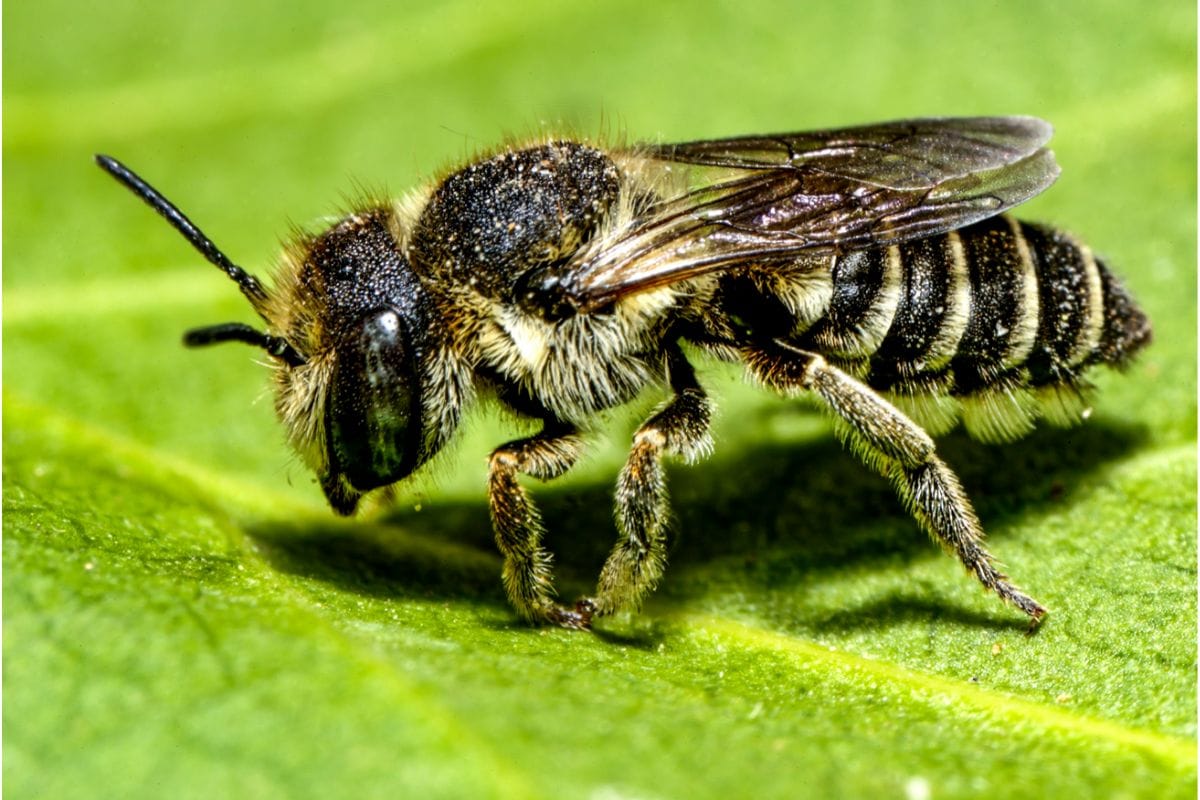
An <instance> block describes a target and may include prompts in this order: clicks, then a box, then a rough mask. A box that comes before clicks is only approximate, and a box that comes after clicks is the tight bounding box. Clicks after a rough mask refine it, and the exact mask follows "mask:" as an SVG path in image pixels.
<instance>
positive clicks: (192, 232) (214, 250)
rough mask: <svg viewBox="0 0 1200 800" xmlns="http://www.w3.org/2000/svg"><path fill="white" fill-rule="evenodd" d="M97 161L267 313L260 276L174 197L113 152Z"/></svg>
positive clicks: (259, 312)
mask: <svg viewBox="0 0 1200 800" xmlns="http://www.w3.org/2000/svg"><path fill="white" fill-rule="evenodd" d="M96 163H97V164H98V165H100V169H102V170H104V171H105V172H107V173H108V174H109V175H112V176H113V177H114V178H116V179H117V180H118V181H120V182H121V183H123V184H125V186H126V188H128V189H129V191H131V192H133V193H134V194H136V195H137V196H138V197H140V198H142V200H143V201H145V203H146V205H148V206H150V207H151V208H153V209H154V210H155V211H157V212H158V213H159V214H160V215H162V217H163V218H164V219H165V220H166V221H167V222H169V223H171V227H173V228H175V230H177V231H179V232H180V233H181V234H183V238H185V239H187V240H188V242H190V243H191V245H192V247H194V248H196V249H197V250H199V251H200V254H201V255H202V256H204V257H205V258H206V259H208V261H209V263H211V264H214V265H215V266H216V267H218V268H219V269H220V270H221V271H222V272H224V273H225V274H226V275H228V276H229V277H231V278H233V280H234V282H236V283H237V285H238V287H240V288H241V290H242V294H244V295H245V296H246V299H247V300H249V301H250V304H251V305H252V306H254V310H255V311H257V312H258V314H259V316H263V313H262V308H263V306H265V305H266V302H267V292H266V290H265V289H263V287H262V284H261V283H259V281H258V278H256V277H254V276H253V275H251V274H250V273H249V272H246V270H244V269H242V268H241V267H239V266H238V265H237V264H234V263H233V262H232V261H230V260H229V257H228V256H226V255H225V254H224V253H222V252H221V249H220V248H219V247H217V246H216V245H215V244H213V243H212V240H211V239H209V238H208V237H207V236H205V235H204V231H202V230H200V229H199V228H197V227H196V224H195V223H194V222H192V221H191V220H190V219H188V218H187V215H186V214H184V213H183V212H182V211H180V210H179V209H178V208H176V207H175V204H174V203H172V202H171V201H170V200H168V199H167V198H165V197H163V196H162V194H161V193H159V191H158V190H157V189H155V188H154V187H153V186H151V185H150V184H148V183H146V182H145V181H144V180H142V178H141V177H140V176H139V175H138V174H137V173H136V172H134V171H133V170H131V169H130V168H129V167H127V166H125V165H124V164H122V163H121V162H120V161H117V160H116V159H115V158H113V157H112V156H104V155H97V156H96ZM264 319H265V317H264Z"/></svg>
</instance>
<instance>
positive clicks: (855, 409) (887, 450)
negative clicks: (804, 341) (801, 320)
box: [745, 340, 1046, 622]
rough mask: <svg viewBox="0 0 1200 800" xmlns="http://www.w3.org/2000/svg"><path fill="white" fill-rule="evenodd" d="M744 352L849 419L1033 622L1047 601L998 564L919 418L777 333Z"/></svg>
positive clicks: (922, 511)
mask: <svg viewBox="0 0 1200 800" xmlns="http://www.w3.org/2000/svg"><path fill="white" fill-rule="evenodd" d="M745 355H746V361H747V364H749V366H750V369H751V370H752V371H753V372H754V373H755V374H756V375H757V376H758V377H759V378H760V379H762V380H763V381H764V382H765V383H766V384H767V385H769V386H772V387H774V388H776V389H779V390H781V391H784V392H795V391H796V390H801V389H802V390H808V391H813V392H816V394H817V395H818V396H819V397H820V398H821V399H822V400H823V401H824V402H825V403H826V404H827V405H828V406H829V408H830V409H832V410H833V412H834V413H835V414H837V416H839V417H840V418H841V419H842V420H844V421H845V422H846V423H848V424H849V426H850V429H851V440H852V441H851V445H852V448H851V449H853V450H854V451H855V452H856V453H858V455H859V456H860V458H862V459H863V460H864V461H865V462H866V463H868V464H869V465H871V466H873V467H876V468H878V469H879V470H880V471H881V472H883V473H884V474H885V475H887V476H888V477H890V478H891V479H892V482H893V483H894V484H895V486H896V491H897V492H898V493H899V495H900V497H901V498H902V499H903V500H904V502H905V504H906V505H907V506H908V508H909V511H910V512H911V513H912V515H913V516H914V517H915V518H916V519H917V521H918V522H919V523H920V524H921V526H922V527H923V528H925V530H926V531H927V532H928V533H929V534H930V535H931V536H932V537H933V538H934V539H935V540H936V541H938V542H939V543H940V544H942V545H943V546H944V547H945V548H946V549H947V550H950V551H952V552H953V553H954V554H955V555H956V556H957V557H958V559H959V560H960V561H961V562H962V563H963V565H964V566H966V568H967V570H968V571H970V572H971V574H973V575H974V576H975V577H976V578H977V579H978V580H979V582H980V583H982V584H983V585H984V586H985V587H986V588H988V589H990V590H991V591H993V592H995V593H996V594H997V595H999V596H1000V598H1001V599H1003V600H1004V601H1005V602H1008V603H1011V604H1012V605H1014V606H1016V607H1017V608H1019V609H1020V610H1021V611H1024V612H1025V613H1026V614H1028V615H1029V616H1030V617H1032V618H1033V620H1034V622H1037V621H1038V620H1040V619H1041V618H1042V616H1044V615H1045V613H1046V609H1045V608H1043V607H1042V606H1041V605H1040V604H1039V603H1038V602H1037V601H1036V600H1034V599H1033V598H1032V597H1030V596H1029V595H1027V594H1025V593H1024V592H1022V591H1021V590H1020V589H1018V588H1017V587H1016V586H1014V585H1013V584H1011V583H1010V582H1009V580H1008V578H1007V577H1006V576H1005V575H1004V574H1003V573H1001V572H1000V571H999V570H998V569H997V568H996V565H995V564H994V562H993V559H992V556H991V554H990V553H988V551H987V550H986V549H985V548H984V546H983V528H982V526H981V525H980V524H979V518H978V517H976V516H975V511H974V509H973V508H971V502H970V500H968V499H967V496H966V494H965V493H964V492H963V489H962V486H961V484H959V482H958V477H957V476H955V474H954V473H953V472H952V471H951V470H950V468H949V467H948V466H946V464H945V462H944V461H942V460H941V459H940V458H938V456H937V454H936V453H935V452H934V444H933V440H932V439H930V438H929V435H928V434H926V433H925V432H924V431H923V430H921V428H919V427H918V426H917V424H916V423H914V422H913V421H912V420H910V419H909V418H908V417H906V416H904V414H902V413H900V411H899V410H897V409H896V408H895V407H894V406H892V405H891V404H890V403H888V402H887V401H886V400H884V399H883V398H881V397H880V396H879V395H877V394H875V392H873V391H871V389H869V388H868V387H867V386H865V385H863V384H862V383H859V382H858V381H856V380H855V379H853V378H851V377H850V376H849V375H847V374H846V373H844V372H842V371H841V370H839V369H837V368H836V367H833V366H830V365H829V364H828V363H826V361H825V359H824V358H822V357H821V356H819V355H817V354H815V353H809V352H806V351H803V350H799V349H797V348H795V347H792V346H790V345H788V344H786V343H784V342H780V341H778V340H776V341H775V342H774V343H773V344H772V345H770V346H768V347H762V348H759V347H755V348H749V349H747V351H746V353H745Z"/></svg>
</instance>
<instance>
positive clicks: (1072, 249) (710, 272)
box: [97, 117, 1150, 628]
mask: <svg viewBox="0 0 1200 800" xmlns="http://www.w3.org/2000/svg"><path fill="white" fill-rule="evenodd" d="M1050 133H1051V129H1050V126H1049V125H1048V124H1046V123H1045V122H1043V121H1041V120H1038V119H1033V118H1028V117H984V118H972V119H923V120H911V121H903V122H891V123H884V124H878V125H867V126H864V127H857V128H847V129H843V130H825V131H815V132H809V133H786V134H780V135H774V136H742V137H736V138H731V139H719V140H713V141H697V142H687V143H684V144H667V145H658V144H649V145H636V146H629V147H616V148H607V149H606V148H602V147H600V146H598V145H595V144H591V143H588V142H585V141H579V140H573V139H559V138H547V139H543V140H540V141H534V142H530V143H525V144H522V145H520V146H515V145H513V146H506V147H502V148H500V149H497V150H495V151H493V152H490V153H487V154H484V155H482V156H480V157H479V158H478V159H476V160H475V161H473V162H471V163H469V164H467V165H466V166H463V167H461V168H459V169H456V170H453V171H451V172H450V173H449V174H447V175H446V176H445V177H443V178H441V179H440V180H437V181H434V182H431V183H430V184H429V185H428V186H426V187H425V188H424V189H422V190H420V191H419V192H418V193H416V194H414V195H412V196H410V197H409V198H408V199H406V200H403V201H383V202H379V201H372V202H364V203H362V204H361V205H360V206H359V207H358V209H357V210H356V211H354V212H353V213H351V214H349V215H348V216H346V217H345V218H343V219H341V220H340V221H339V222H337V223H336V224H334V225H333V226H332V227H330V228H329V229H328V230H325V231H323V232H321V233H319V234H316V235H303V236H300V237H299V238H298V239H297V240H296V241H295V242H293V243H292V244H291V245H290V246H289V247H287V248H286V250H285V252H284V255H283V258H282V260H281V263H280V265H279V267H278V269H277V271H276V274H275V276H274V280H273V281H272V282H271V286H270V287H267V286H264V285H263V284H262V283H261V282H259V280H258V279H256V278H255V277H254V276H252V275H250V274H248V273H247V272H245V271H244V270H242V269H241V268H240V267H238V266H236V265H234V264H233V263H232V262H231V261H230V260H229V259H228V258H227V257H226V256H225V255H224V254H223V253H222V252H221V251H220V250H218V249H217V247H216V246H215V245H213V243H212V242H211V241H210V240H209V239H208V238H207V237H206V236H205V235H204V234H203V233H202V232H201V231H200V229H199V228H197V227H196V226H195V225H194V224H192V222H191V221H190V220H188V218H187V217H186V216H184V215H183V213H182V212H180V211H179V210H178V209H177V208H176V207H175V206H174V205H172V204H171V203H170V202H169V201H168V200H167V199H166V198H164V197H163V196H162V195H161V194H159V192H158V191H156V190H155V189H154V188H152V187H151V186H150V185H149V184H148V183H146V182H145V181H143V180H142V179H141V178H139V177H138V176H137V175H136V174H134V173H133V172H132V171H131V170H129V169H128V168H126V167H125V166H123V165H122V164H121V163H120V162H118V161H116V160H115V159H112V158H109V157H107V156H98V157H97V161H98V163H99V165H100V166H101V167H102V168H103V169H104V170H105V171H107V172H108V173H109V174H110V175H112V176H113V177H115V178H116V179H117V180H119V181H120V182H121V183H123V184H125V185H126V186H127V187H128V188H129V189H131V190H132V191H133V192H134V193H135V194H136V195H138V196H139V197H141V198H142V199H143V200H144V201H146V202H147V203H148V204H150V206H152V207H153V208H154V209H155V210H156V211H157V212H158V213H159V214H161V215H163V216H164V217H165V218H166V219H167V221H168V222H170V223H171V224H172V225H173V226H174V227H175V228H176V229H177V230H178V231H179V232H180V233H182V234H183V235H184V237H186V238H187V240H188V241H189V242H191V243H192V245H194V246H195V247H196V249H198V250H199V251H200V252H201V253H202V254H203V255H204V257H205V258H207V259H208V260H209V261H210V262H212V263H213V264H215V265H216V266H217V267H219V268H220V269H222V270H223V271H224V272H225V273H226V274H227V275H229V276H230V277H231V278H232V279H233V280H234V281H235V282H236V283H237V284H238V286H239V287H240V288H241V291H242V293H243V294H244V295H245V296H246V298H247V299H248V300H249V301H250V304H251V305H252V306H253V308H254V310H255V311H256V312H258V314H259V316H261V317H262V319H263V320H264V321H265V323H266V330H265V331H262V330H258V329H255V328H252V327H250V326H248V325H244V324H241V323H226V324H221V325H213V326H210V327H205V328H200V329H197V330H192V331H190V332H188V333H187V334H186V337H185V341H186V343H187V344H188V345H191V346H198V345H209V344H214V343H217V342H226V341H240V342H245V343H248V344H251V345H254V346H256V347H259V348H261V349H262V350H264V351H265V352H266V353H267V354H268V355H269V356H270V357H271V359H272V361H273V365H274V376H273V378H274V385H275V408H276V411H277V412H278V415H279V417H280V419H281V420H282V421H283V424H284V427H285V428H286V430H287V435H288V439H289V440H290V443H291V445H292V447H293V448H294V449H295V451H296V452H297V453H298V454H299V456H300V458H302V459H303V461H304V462H305V463H306V464H307V465H308V466H309V467H310V468H311V469H312V470H313V471H314V472H315V473H316V476H317V478H318V480H319V481H320V484H321V487H322V488H323V489H324V492H325V496H326V497H327V498H328V500H329V503H330V505H331V506H332V507H333V509H334V510H335V511H336V512H338V513H339V514H352V513H353V512H354V511H355V508H356V507H357V506H358V504H359V501H360V499H361V498H362V497H363V496H364V495H365V494H367V493H369V492H375V491H385V490H387V487H392V486H393V484H396V483H397V482H399V481H402V480H403V479H404V478H406V477H407V476H409V475H411V474H412V473H414V472H415V471H417V470H419V469H420V468H421V467H422V465H424V464H425V463H426V462H427V461H429V459H430V457H431V456H433V455H434V454H435V453H437V452H438V451H439V450H441V449H442V448H443V447H444V446H446V444H447V443H448V442H449V441H450V439H451V437H452V434H453V433H454V431H455V429H456V428H457V426H458V424H459V420H460V417H461V415H462V413H463V412H464V411H465V410H466V409H467V408H468V406H470V405H471V402H472V401H473V400H474V399H476V398H477V397H478V396H480V395H483V394H489V395H493V396H495V397H496V398H498V400H499V401H500V403H502V404H503V405H505V406H507V407H509V408H511V409H512V410H513V411H515V412H517V413H519V414H522V415H526V416H529V417H532V418H534V419H535V420H538V421H540V423H541V430H540V431H539V432H538V433H536V434H534V435H532V436H528V437H526V438H521V439H516V440H514V441H511V442H508V443H506V444H502V445H500V446H499V447H497V448H496V449H495V451H494V452H493V453H492V454H491V457H490V461H489V471H488V502H489V506H490V510H491V517H492V522H493V526H494V529H495V536H496V543H497V545H498V547H499V549H500V552H501V553H502V554H503V557H504V566H503V581H504V587H505V590H506V591H507V593H508V597H509V600H510V601H511V602H512V605H513V606H514V607H515V608H516V609H517V611H518V612H519V613H520V614H521V615H522V616H523V617H525V618H526V619H528V620H530V621H532V622H536V623H553V624H557V625H562V626H565V627H568V628H587V627H589V626H590V624H591V623H592V619H593V617H596V616H601V615H607V614H612V613H614V612H616V611H618V610H621V609H633V608H636V607H637V606H638V605H639V604H640V603H641V601H642V600H643V599H644V598H645V596H646V594H647V593H648V592H649V591H650V590H651V589H653V588H654V586H655V584H657V582H658V581H659V578H660V577H661V576H662V573H663V567H664V563H665V558H664V550H665V527H666V521H667V517H668V514H669V512H668V504H667V490H666V482H665V480H664V473H663V465H662V462H663V459H664V457H666V456H674V457H680V458H682V459H684V460H686V461H692V460H695V459H697V458H700V457H702V456H703V455H705V454H706V453H707V452H708V451H709V450H710V448H711V440H710V437H709V421H710V417H711V413H712V405H711V402H710V400H709V399H708V397H707V396H706V394H705V392H704V389H703V388H702V386H701V384H700V382H699V381H698V380H697V377H696V374H695V373H694V371H693V369H692V365H691V363H690V360H689V357H688V355H687V353H691V354H698V353H699V354H705V355H708V356H711V357H715V358H717V359H724V360H728V361H735V362H739V363H741V364H743V365H744V366H745V369H746V370H747V372H748V373H749V375H750V376H751V377H752V378H753V379H754V380H756V381H758V382H759V383H761V384H762V385H763V386H765V387H767V388H769V389H772V390H774V391H776V392H781V393H783V394H785V395H798V394H801V393H805V394H809V395H812V396H813V397H815V398H816V399H817V400H818V401H819V402H820V403H822V404H824V406H826V407H827V408H828V409H829V411H831V412H832V414H833V415H834V416H835V417H836V418H837V419H838V420H839V422H840V429H841V430H842V432H843V434H844V436H845V437H846V438H847V440H848V442H849V444H850V447H851V449H852V450H853V451H854V452H855V453H856V454H857V455H858V456H859V457H860V458H861V459H862V460H863V461H864V462H866V463H867V464H868V465H869V466H871V467H872V468H874V469H876V470H878V471H879V472H881V473H882V474H883V475H885V476H886V477H888V478H889V479H890V480H891V481H892V483H893V484H894V486H895V489H896V491H897V493H898V494H899V496H900V498H901V499H902V501H903V502H904V504H905V506H907V508H908V509H909V510H910V511H911V513H912V515H913V516H914V517H915V518H916V520H917V521H918V522H919V523H920V525H921V526H922V527H923V528H925V530H926V531H927V532H928V533H929V534H930V535H931V536H932V537H933V539H934V540H935V541H937V542H938V543H940V544H941V545H942V546H943V547H944V548H945V549H946V550H948V551H950V552H951V553H953V554H954V555H955V556H957V557H958V559H959V560H960V561H961V562H962V563H963V565H964V566H965V567H966V568H967V570H968V571H969V572H971V573H972V574H973V575H974V576H975V577H976V579H978V581H979V582H980V583H982V584H983V585H984V586H985V587H987V588H988V589H990V590H992V591H993V592H995V593H996V594H997V595H999V597H1000V598H1001V599H1003V600H1004V601H1006V602H1008V603H1010V604H1012V605H1014V606H1016V607H1017V608H1018V609H1020V610H1021V611H1023V612H1024V613H1025V614H1027V615H1029V617H1031V618H1032V620H1033V621H1034V622H1036V621H1038V620H1040V619H1041V617H1042V616H1043V615H1044V614H1045V613H1046V609H1045V608H1043V606H1042V605H1040V604H1039V603H1038V602H1037V601H1036V600H1034V599H1033V598H1032V597H1030V596H1029V595H1028V594H1026V593H1025V592H1023V591H1022V590H1020V589H1019V588H1017V587H1016V586H1015V585H1014V584H1013V583H1011V582H1010V581H1009V579H1008V578H1007V577H1006V576H1005V575H1004V574H1002V573H1001V572H1000V571H999V570H998V569H997V567H996V566H995V565H994V563H993V560H992V557H991V555H990V554H989V553H988V551H987V550H986V549H985V548H984V544H983V531H982V529H981V527H980V524H979V520H978V519H977V517H976V515H975V512H974V510H973V509H972V507H971V504H970V502H969V500H968V499H967V497H966V495H965V494H964V492H963V490H962V487H961V486H960V484H959V481H958V479H957V478H956V477H955V475H954V473H953V472H952V471H951V470H950V468H949V467H948V466H947V465H946V464H945V463H944V462H943V461H942V460H941V459H940V458H939V457H938V455H937V453H936V451H935V447H934V442H933V439H932V438H930V435H931V434H938V433H941V432H943V431H945V430H947V429H949V428H950V427H952V426H953V425H955V424H956V423H957V422H958V421H960V420H961V421H962V422H963V424H964V425H965V427H966V429H967V431H968V432H969V433H970V434H972V435H974V436H975V437H977V438H979V439H982V440H987V441H998V440H1009V439H1013V438H1016V437H1019V436H1021V435H1022V434H1024V433H1026V432H1027V431H1029V430H1030V429H1031V427H1032V426H1033V424H1034V421H1035V419H1037V418H1038V417H1043V418H1045V419H1046V420H1048V421H1049V422H1051V423H1058V424H1069V423H1071V422H1074V421H1077V420H1078V419H1080V418H1081V416H1083V415H1084V413H1085V411H1086V402H1085V399H1084V393H1085V390H1086V389H1087V388H1088V387H1087V384H1086V383H1085V381H1084V378H1083V374H1084V372H1085V370H1086V369H1087V368H1088V367H1090V366H1092V365H1095V364H1107V365H1113V366H1118V367H1119V366H1121V365H1123V364H1125V363H1126V362H1127V361H1128V359H1129V358H1130V357H1131V356H1132V355H1133V354H1134V353H1135V352H1137V351H1138V350H1139V349H1140V348H1142V347H1143V346H1144V345H1146V344H1147V343H1148V342H1149V341H1150V325H1149V323H1148V322H1147V320H1146V317H1145V316H1144V315H1143V314H1142V312H1141V311H1140V310H1139V309H1138V308H1137V307H1136V306H1135V305H1134V302H1133V301H1132V300H1131V299H1130V297H1129V295H1128V294H1126V292H1125V290H1124V289H1123V288H1122V287H1121V286H1120V284H1118V283H1117V281H1116V279H1115V278H1114V277H1113V276H1112V274H1111V273H1110V272H1109V270H1108V268H1107V267H1106V266H1105V265H1104V264H1103V263H1101V262H1100V261H1099V260H1098V259H1097V258H1096V257H1095V256H1094V255H1093V253H1092V251H1091V250H1090V249H1089V248H1088V247H1087V246H1086V245H1085V244H1083V243H1081V242H1079V241H1077V240H1076V239H1074V238H1072V237H1071V236H1070V235H1068V234H1066V233H1063V232H1061V231H1057V230H1054V229H1051V228H1046V227H1042V226H1040V225H1032V224H1028V223H1024V222H1019V221H1017V220H1015V219H1013V218H1012V217H1009V216H1007V215H1005V213H1004V212H1005V211H1007V210H1008V209H1010V208H1012V207H1013V206H1016V205H1017V204H1019V203H1021V202H1023V201H1025V200H1027V199H1029V198H1031V197H1033V196H1034V195H1036V194H1038V193H1039V192H1041V191H1042V190H1044V189H1045V188H1046V187H1048V186H1049V185H1050V184H1051V183H1052V182H1053V181H1054V180H1055V178H1056V177H1057V176H1058V173H1059V170H1058V166H1057V165H1056V163H1055V160H1054V156H1053V154H1052V153H1051V152H1050V151H1049V150H1047V149H1046V148H1045V144H1046V142H1047V140H1048V139H1049V137H1050ZM685 344H686V345H688V348H689V349H688V350H687V351H685V350H684V347H683V345H685ZM649 390H653V391H656V392H662V393H663V395H664V396H665V399H664V401H663V403H662V404H661V405H660V406H659V407H658V408H657V409H656V410H655V411H654V412H653V413H652V414H651V416H650V417H649V419H647V420H646V421H645V422H644V423H642V425H641V426H640V427H639V428H638V429H637V432H636V433H635V434H634V436H633V443H632V448H631V450H630V453H629V457H628V460H627V461H626V463H625V466H624V468H623V469H622V470H621V471H620V475H619V476H618V478H617V486H616V500H615V502H616V514H615V517H616V528H617V542H616V545H615V547H614V548H613V550H612V553H611V555H610V556H609V557H608V560H607V561H606V563H605V565H604V567H603V570H602V571H601V573H600V578H599V582H598V585H597V587H596V590H595V592H594V594H592V595H591V596H589V597H585V598H583V599H581V600H579V601H578V602H576V603H574V604H573V605H564V604H560V603H558V602H556V600H555V592H554V586H553V581H552V576H551V570H550V556H549V554H548V553H547V552H546V550H545V549H544V548H543V546H542V536H543V527H542V523H541V520H540V516H539V513H538V510H537V508H536V507H535V505H534V504H533V502H532V500H531V499H530V496H529V494H528V492H527V491H526V489H525V488H523V487H522V485H521V483H520V482H519V480H518V479H519V477H520V476H522V475H528V476H533V477H536V478H539V479H542V480H549V479H551V478H555V477H557V476H559V475H562V474H563V473H564V472H566V471H567V470H568V469H570V468H571V466H572V465H573V464H574V463H575V462H576V461H577V460H578V459H579V457H580V455H581V453H582V452H583V450H584V446H585V441H586V439H587V437H588V434H589V428H590V426H591V425H592V424H594V420H595V417H596V415H597V414H598V412H602V411H604V410H606V409H610V408H613V407H615V406H619V405H622V404H625V403H628V402H629V401H631V400H633V399H634V398H635V397H636V396H638V395H639V394H641V393H642V392H644V391H649Z"/></svg>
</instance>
